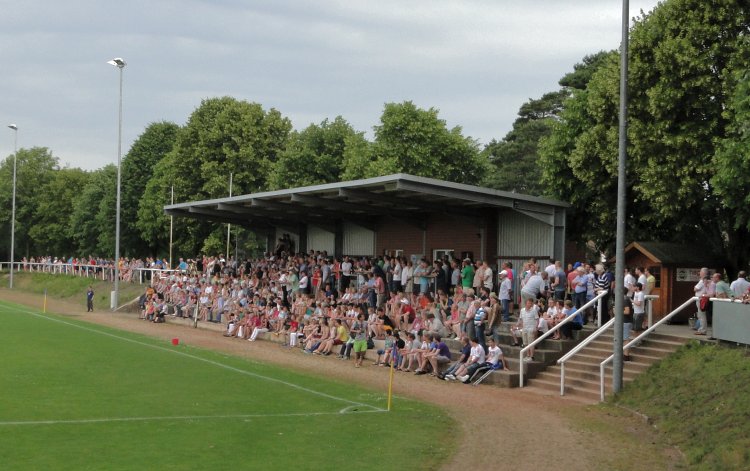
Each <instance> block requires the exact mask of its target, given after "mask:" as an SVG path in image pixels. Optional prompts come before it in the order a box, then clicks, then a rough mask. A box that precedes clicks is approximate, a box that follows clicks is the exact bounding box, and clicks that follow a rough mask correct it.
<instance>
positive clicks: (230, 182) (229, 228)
mask: <svg viewBox="0 0 750 471" xmlns="http://www.w3.org/2000/svg"><path fill="white" fill-rule="evenodd" d="M233 176H234V173H231V172H230V173H229V197H230V198H231V197H232V178H233ZM231 232H232V224H227V263H229V235H230V234H231Z"/></svg>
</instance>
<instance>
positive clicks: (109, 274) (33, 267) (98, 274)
mask: <svg viewBox="0 0 750 471" xmlns="http://www.w3.org/2000/svg"><path fill="white" fill-rule="evenodd" d="M10 266H11V263H10V262H0V271H2V270H8V269H9V268H10ZM130 270H131V271H133V272H136V271H137V272H138V275H137V277H136V276H135V275H134V276H131V278H130V282H131V283H135V282H136V281H137V282H138V283H139V284H143V283H144V282H145V281H148V282H149V283H151V282H152V281H153V280H154V272H158V273H159V274H161V273H171V272H175V271H178V270H167V269H161V268H140V267H139V268H131V269H130ZM13 271H14V272H15V273H20V272H36V273H49V274H53V275H74V276H80V277H86V278H93V279H96V280H102V281H107V280H113V279H114V267H112V266H109V265H88V264H86V265H84V264H72V263H44V262H13ZM149 272H151V276H147V277H144V273H145V274H147V273H149Z"/></svg>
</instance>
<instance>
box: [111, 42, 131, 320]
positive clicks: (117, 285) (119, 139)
mask: <svg viewBox="0 0 750 471" xmlns="http://www.w3.org/2000/svg"><path fill="white" fill-rule="evenodd" d="M107 64H109V65H112V66H115V67H117V68H118V69H120V106H119V116H118V128H117V203H116V210H115V290H114V294H113V295H112V310H113V311H116V310H117V306H118V304H119V302H118V301H119V297H120V178H121V176H120V175H121V167H122V165H121V161H122V69H124V68H125V65H127V64H126V63H125V61H124V60H123V59H122V58H120V57H116V58H114V59H112V60H111V61H108V62H107Z"/></svg>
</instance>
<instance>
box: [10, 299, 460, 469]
mask: <svg viewBox="0 0 750 471" xmlns="http://www.w3.org/2000/svg"><path fill="white" fill-rule="evenodd" d="M0 319H2V324H1V325H2V329H0V355H1V357H2V365H3V366H2V368H0V385H2V386H1V388H0V391H1V392H0V396H1V398H0V463H2V464H1V465H0V466H1V467H2V469H4V470H25V469H29V470H34V469H55V470H60V469H74V470H82V469H91V470H101V469H108V470H120V469H123V470H124V469H139V470H144V469H158V470H169V469H173V470H187V469H200V470H206V469H211V470H213V469H216V470H220V469H234V470H236V469H347V468H350V467H356V468H357V469H388V468H392V467H396V466H400V467H408V468H409V469H434V468H435V467H436V466H437V465H438V464H439V463H440V462H442V461H444V460H445V458H447V457H448V456H449V455H450V453H451V452H452V448H451V445H450V444H451V443H453V442H454V441H455V440H452V439H451V438H450V437H451V436H452V435H454V434H455V432H456V431H455V430H454V427H455V424H454V422H453V421H452V419H450V418H449V417H448V416H446V414H444V413H443V412H442V411H441V410H440V409H438V408H436V407H433V406H430V405H427V404H423V403H419V402H416V401H410V400H406V399H400V398H396V399H394V403H393V410H392V411H391V412H385V411H384V409H385V407H386V397H385V394H384V392H381V391H371V390H367V389H364V388H361V387H356V386H353V385H348V384H343V383H341V382H335V381H328V380H325V379H319V378H316V377H313V376H308V375H304V374H300V373H298V372H293V371H288V370H284V369H281V368H278V367H275V366H270V365H264V364H260V363H255V362H251V361H248V360H245V359H241V358H236V357H232V356H227V355H222V354H219V353H215V352H211V351H206V350H201V349H198V348H191V347H189V346H184V345H179V346H176V347H175V346H172V345H171V344H168V343H165V342H163V341H159V340H156V339H152V338H149V337H144V336H139V335H135V334H131V333H127V332H121V331H116V330H112V329H107V328H105V327H102V326H98V325H92V324H87V323H83V322H78V321H74V320H70V319H67V318H64V317H61V316H55V315H50V314H41V313H39V312H37V311H33V310H30V309H28V308H25V307H21V306H17V305H13V304H9V303H5V302H2V303H0Z"/></svg>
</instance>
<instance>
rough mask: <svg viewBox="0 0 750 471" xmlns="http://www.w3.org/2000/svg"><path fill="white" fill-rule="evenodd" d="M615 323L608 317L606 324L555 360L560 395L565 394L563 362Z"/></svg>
mask: <svg viewBox="0 0 750 471" xmlns="http://www.w3.org/2000/svg"><path fill="white" fill-rule="evenodd" d="M613 325H615V318H614V317H613V318H612V319H610V320H609V321H608V322H607V323H606V324H604V325H603V326H601V327H599V328H598V329H597V330H596V332H594V333H593V334H591V335H589V336H588V337H586V339H585V340H584V341H583V342H581V343H579V344H578V345H576V346H575V347H574V348H573V349H572V350H571V351H569V352H568V353H566V354H565V355H563V357H562V358H560V359H559V360H557V364H558V365H560V395H561V396H564V395H565V363H566V362H567V361H568V360H570V359H571V358H572V357H573V356H575V355H576V354H577V353H578V352H580V351H581V350H583V349H584V348H586V346H587V345H588V344H589V343H591V342H593V341H594V340H596V339H597V338H598V337H599V336H600V335H602V334H603V333H604V332H606V331H607V330H608V329H609V328H610V327H612V326H613Z"/></svg>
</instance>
